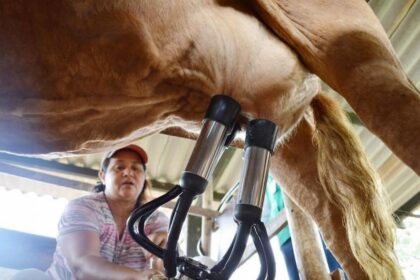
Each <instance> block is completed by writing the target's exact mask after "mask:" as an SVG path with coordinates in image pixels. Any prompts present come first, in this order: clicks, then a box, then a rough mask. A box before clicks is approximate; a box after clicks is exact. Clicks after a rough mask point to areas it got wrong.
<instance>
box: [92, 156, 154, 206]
mask: <svg viewBox="0 0 420 280" xmlns="http://www.w3.org/2000/svg"><path fill="white" fill-rule="evenodd" d="M99 177H100V178H101V180H102V183H104V185H105V186H106V187H105V194H106V195H107V197H109V198H113V199H121V200H127V201H135V200H137V198H138V196H139V195H140V193H141V191H142V190H143V187H144V181H145V179H146V174H145V171H144V166H143V163H142V161H141V159H140V157H139V155H138V154H137V153H135V152H133V151H130V150H121V151H118V152H116V153H115V154H114V155H113V156H112V158H111V159H110V161H109V165H108V168H107V169H106V171H105V173H104V172H100V173H99Z"/></svg>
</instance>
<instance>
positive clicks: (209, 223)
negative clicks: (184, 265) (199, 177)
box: [201, 184, 213, 256]
mask: <svg viewBox="0 0 420 280" xmlns="http://www.w3.org/2000/svg"><path fill="white" fill-rule="evenodd" d="M212 202H213V184H210V185H209V186H208V187H207V189H206V191H205V192H204V193H203V195H202V207H203V208H204V209H211V206H212ZM212 228H213V218H211V217H206V216H203V217H202V218H201V250H202V252H203V254H204V255H205V256H209V255H210V253H211V251H210V250H211V235H212Z"/></svg>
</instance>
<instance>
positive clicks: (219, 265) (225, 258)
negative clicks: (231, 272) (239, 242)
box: [211, 233, 237, 273]
mask: <svg viewBox="0 0 420 280" xmlns="http://www.w3.org/2000/svg"><path fill="white" fill-rule="evenodd" d="M236 235H237V233H235V236H234V237H233V239H232V242H231V243H230V245H229V248H228V250H227V251H226V253H225V254H224V255H223V258H222V259H221V260H220V261H219V262H218V263H217V264H216V265H215V266H213V268H212V269H211V272H212V273H213V272H214V273H219V272H220V271H221V270H222V269H223V268H225V265H226V263H227V261H228V259H229V256H230V254H231V253H232V249H233V244H234V243H235V240H236Z"/></svg>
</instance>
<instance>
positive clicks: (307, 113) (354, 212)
mask: <svg viewBox="0 0 420 280" xmlns="http://www.w3.org/2000/svg"><path fill="white" fill-rule="evenodd" d="M273 32H274V33H273ZM307 69H309V70H307ZM311 73H315V74H316V75H317V76H319V77H320V78H322V79H323V80H324V81H325V82H327V83H328V84H329V85H330V86H332V87H333V88H334V89H336V90H337V91H338V92H339V93H340V94H342V95H343V96H344V97H345V98H346V99H347V100H348V102H349V103H350V104H351V105H352V107H353V108H354V109H355V110H356V112H357V113H358V114H359V116H360V118H361V119H362V120H363V122H364V123H365V124H366V125H367V127H369V128H370V129H371V130H372V131H373V132H374V133H376V134H377V135H378V136H379V137H381V139H382V140H383V141H384V142H385V143H387V144H388V145H389V146H390V147H391V149H392V150H393V151H394V152H395V153H396V154H397V155H398V156H399V157H400V158H401V159H402V160H404V161H405V162H406V163H407V164H408V165H410V166H411V167H412V168H413V169H414V170H415V171H416V172H417V173H418V174H420V163H419V161H418V160H416V159H417V158H418V155H419V154H420V153H419V150H420V145H419V139H420V135H419V133H420V121H419V120H420V97H419V94H418V93H417V92H416V89H415V88H414V87H413V86H412V85H411V84H410V83H409V81H408V79H407V77H406V75H405V74H404V72H403V71H402V69H401V67H400V65H399V62H398V60H397V58H396V56H395V54H394V52H393V50H392V47H391V45H390V43H389V41H388V39H387V36H386V34H385V33H384V31H383V29H382V27H381V26H380V24H379V22H378V20H377V19H376V17H375V16H374V14H373V13H372V11H371V10H370V8H369V7H368V5H367V4H366V3H365V1H363V0H348V1H322V0H310V1H309V0H308V1H292V0H289V1H287V0H277V1H275V0H273V1H262V0H261V1H257V0H255V1H233V0H224V1H223V0H219V1H210V0H206V1H205V0H195V1H187V0H185V1H162V0H149V1H146V0H137V1H135V0H118V1H103V0H83V1H82V0H73V1H65V0H62V1H58V0H51V1H47V0H43V1H42V0H32V1H23V0H3V1H1V3H0V96H1V98H0V132H1V136H2V137H1V138H0V150H3V151H9V152H13V153H20V154H53V155H58V154H60V153H64V152H67V153H69V152H71V153H89V152H95V151H99V150H103V149H105V148H109V147H111V146H118V145H122V144H124V143H128V142H131V141H133V140H137V139H138V138H140V137H143V136H145V135H149V134H152V133H156V132H158V131H161V130H163V129H165V128H167V127H171V126H180V127H183V128H184V129H186V130H191V129H195V128H196V127H197V125H198V124H199V121H200V120H201V118H202V116H203V113H204V111H205V109H206V107H207V104H208V101H209V99H210V97H211V96H213V95H215V94H220V93H223V94H226V95H229V96H232V97H233V98H234V99H236V100H237V101H239V102H240V103H241V106H242V109H243V115H244V116H245V117H247V118H257V117H258V118H267V119H270V120H272V121H274V122H276V123H277V125H278V126H279V128H280V135H281V136H280V137H281V138H280V139H279V143H283V145H280V146H279V147H278V150H277V152H276V154H275V156H274V158H273V163H272V172H273V173H274V174H275V176H276V177H277V178H278V180H279V181H280V182H281V183H282V185H284V189H285V191H286V192H287V193H288V194H289V195H290V196H291V197H292V199H293V200H294V201H295V202H296V203H297V204H298V205H300V206H301V207H302V208H303V209H304V210H305V211H306V212H307V213H309V214H310V215H311V216H312V218H313V219H314V220H315V221H316V223H317V224H318V226H319V227H320V229H321V231H322V233H323V235H324V238H325V239H326V242H327V244H328V245H329V247H330V248H331V249H332V251H333V252H334V254H335V255H336V257H337V258H338V260H339V261H340V263H341V264H342V265H343V267H344V269H345V270H346V272H347V273H348V275H349V277H350V278H351V279H367V278H370V279H399V278H402V276H401V272H400V270H399V267H398V264H397V262H396V260H395V256H394V254H393V251H392V249H393V245H394V228H393V223H392V220H391V217H390V216H389V215H388V212H387V210H386V208H385V206H384V203H383V201H382V198H381V189H380V186H379V185H378V183H377V180H376V177H375V174H374V173H373V172H372V171H371V169H370V167H369V164H368V163H367V161H366V159H365V156H364V155H363V152H362V149H361V148H360V144H359V143H358V142H357V140H356V139H355V138H354V136H353V135H352V134H351V133H350V131H349V128H348V127H349V126H348V124H346V122H345V118H344V116H343V114H342V112H341V111H340V109H339V108H338V106H336V105H335V104H334V102H332V100H330V99H329V98H327V97H325V96H324V95H322V94H321V93H320V89H319V81H318V80H317V78H316V77H315V76H314V75H313V74H311ZM293 129H295V132H294V133H291V132H292V130H293ZM286 138H288V142H286ZM313 139H315V140H313Z"/></svg>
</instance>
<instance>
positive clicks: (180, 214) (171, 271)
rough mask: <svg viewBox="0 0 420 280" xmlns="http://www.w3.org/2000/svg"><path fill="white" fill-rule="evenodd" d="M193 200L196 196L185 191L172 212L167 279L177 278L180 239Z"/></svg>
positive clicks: (164, 260) (166, 266) (165, 260)
mask: <svg viewBox="0 0 420 280" xmlns="http://www.w3.org/2000/svg"><path fill="white" fill-rule="evenodd" d="M193 199H194V195H193V194H192V193H190V192H188V191H185V190H184V191H183V192H182V193H181V195H180V196H179V199H178V202H177V207H176V209H175V210H174V211H172V216H171V226H170V228H169V235H168V242H167V243H166V250H165V253H164V257H163V264H164V266H165V270H166V276H167V277H175V276H176V267H177V257H178V256H177V254H178V251H177V246H178V239H179V236H180V234H181V229H182V226H183V224H184V221H185V218H186V217H187V215H188V210H189V209H190V206H191V204H192V201H193Z"/></svg>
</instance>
